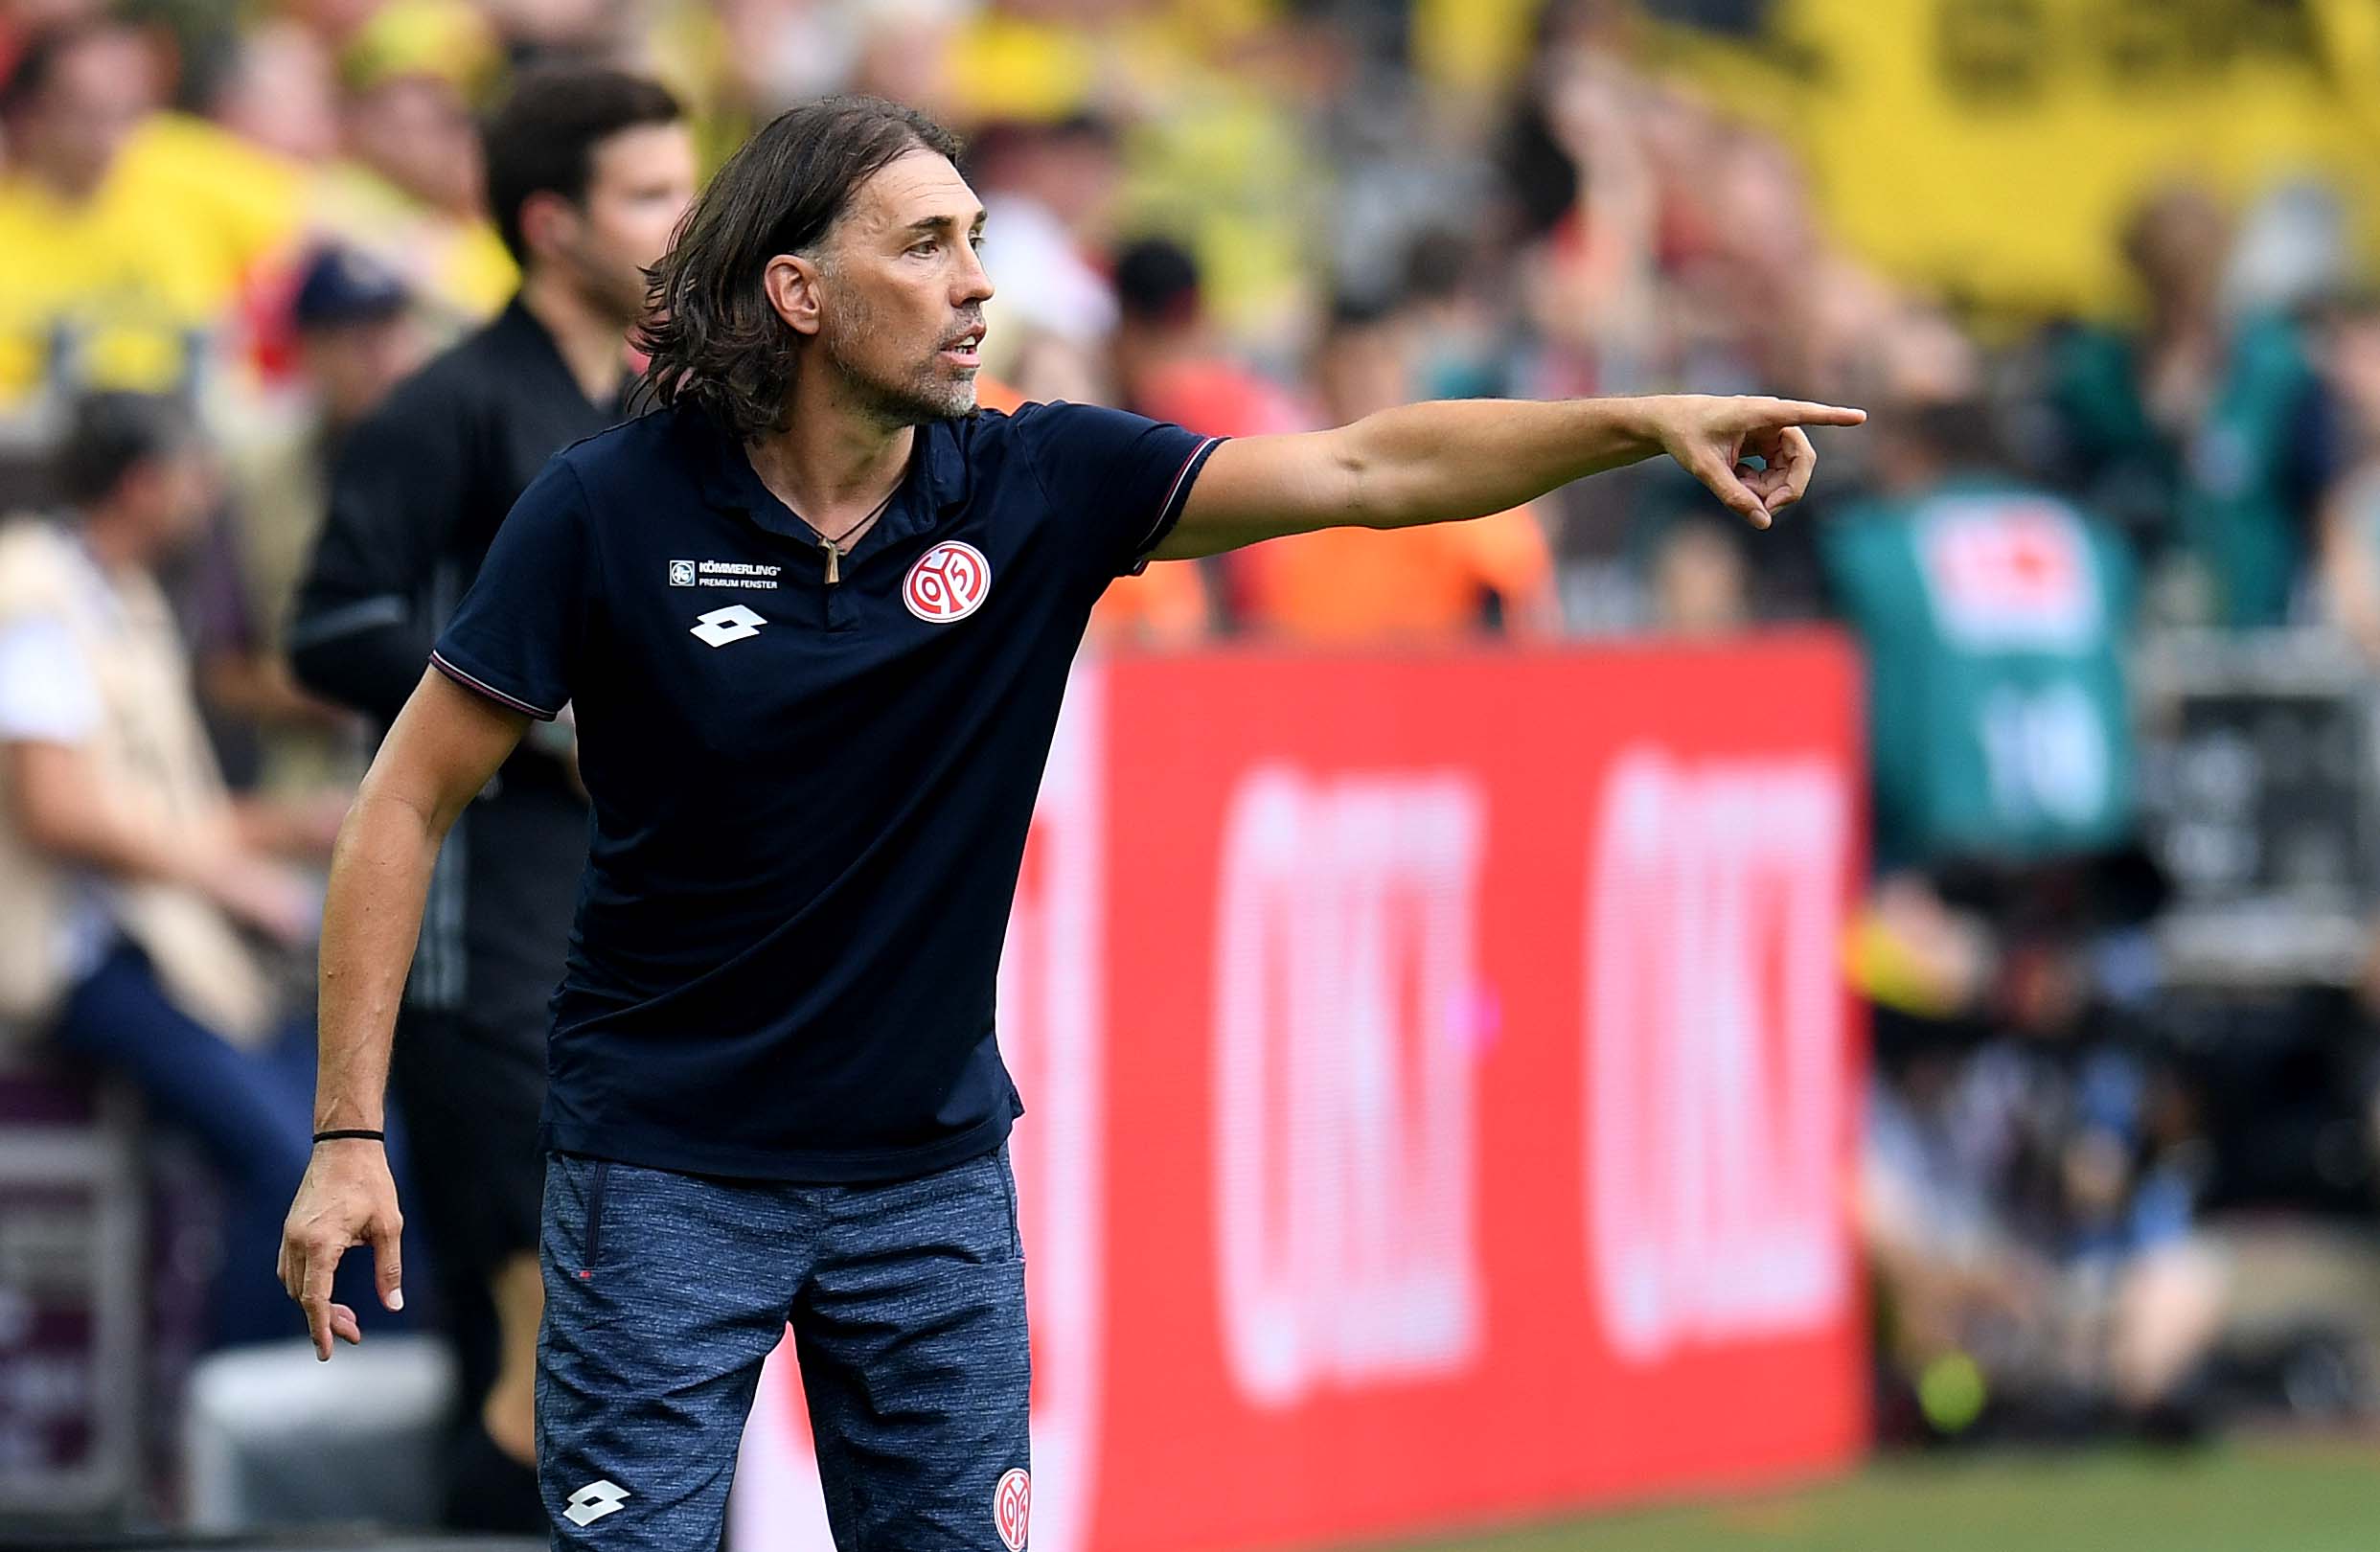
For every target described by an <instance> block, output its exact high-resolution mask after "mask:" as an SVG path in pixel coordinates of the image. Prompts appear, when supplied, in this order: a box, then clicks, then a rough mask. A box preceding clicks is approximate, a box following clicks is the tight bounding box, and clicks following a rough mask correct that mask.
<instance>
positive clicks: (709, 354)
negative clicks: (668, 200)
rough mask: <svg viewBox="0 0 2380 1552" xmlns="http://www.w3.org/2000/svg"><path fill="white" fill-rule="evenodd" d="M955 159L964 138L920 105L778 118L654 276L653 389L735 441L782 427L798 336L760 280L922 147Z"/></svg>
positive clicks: (801, 112) (870, 100)
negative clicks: (694, 409) (693, 409)
mask: <svg viewBox="0 0 2380 1552" xmlns="http://www.w3.org/2000/svg"><path fill="white" fill-rule="evenodd" d="M919 149H924V150H931V151H938V152H940V153H941V154H942V155H944V156H948V157H950V159H951V160H952V161H954V162H955V161H956V160H958V156H959V142H958V138H957V137H956V136H955V135H953V134H951V133H950V130H948V129H945V128H944V127H943V126H940V125H938V124H936V123H935V122H934V121H933V120H931V119H929V118H927V116H926V115H925V114H923V113H920V112H918V111H917V110H916V109H915V108H910V107H904V106H902V105H901V104H900V103H887V102H885V101H884V100H883V99H881V98H877V97H827V98H821V99H819V100H818V101H817V102H814V103H805V104H804V105H803V106H801V107H797V108H793V109H790V110H789V111H787V112H785V113H781V114H779V115H778V116H777V117H776V118H775V119H774V120H772V121H770V123H769V125H768V126H767V128H765V129H763V130H762V131H761V132H760V133H759V134H756V135H754V136H753V137H752V138H751V139H750V140H748V141H746V142H745V143H744V148H743V149H741V150H739V151H737V152H736V153H735V155H733V156H731V157H729V158H728V159H727V165H726V166H724V167H722V168H721V169H720V170H719V173H718V175H717V176H715V177H713V178H712V179H711V184H710V187H709V188H708V189H705V190H704V191H703V193H702V196H701V198H699V199H698V200H696V201H695V206H694V209H692V210H691V211H688V212H687V213H686V219H685V221H684V223H683V224H682V225H680V226H679V227H678V229H677V239H676V240H675V242H673V243H672V244H671V245H670V251H669V252H668V253H667V254H665V255H664V256H663V257H662V260H661V262H659V263H658V264H656V265H654V266H653V268H652V271H651V273H650V274H649V276H648V278H647V289H646V321H645V323H644V324H643V325H642V326H641V327H640V328H639V330H638V343H639V345H640V346H642V348H643V349H644V351H645V352H646V354H648V355H649V356H650V357H651V360H650V361H649V363H648V364H647V366H646V368H645V381H644V385H643V390H644V392H646V393H648V394H650V395H651V396H652V398H654V399H658V400H659V401H660V402H661V403H662V404H663V405H675V404H677V403H679V402H681V401H683V402H686V403H691V404H694V405H696V406H698V408H700V409H702V410H703V411H705V412H706V413H707V414H709V415H710V416H711V417H712V418H713V419H714V420H716V421H718V422H719V423H720V424H721V425H722V426H724V427H726V428H728V429H729V430H731V431H733V432H734V433H735V434H736V435H737V436H739V437H743V438H750V437H754V436H758V435H760V434H761V433H763V432H765V431H774V430H779V429H781V428H782V427H783V425H784V423H785V414H786V408H787V400H788V399H789V397H790V389H791V387H792V384H793V368H794V363H795V354H794V342H795V335H794V333H793V331H792V330H791V329H790V328H788V327H787V326H786V323H785V320H784V319H782V318H780V317H778V316H777V313H776V309H775V308H771V307H770V306H769V305H768V297H767V293H766V292H765V291H764V290H763V289H762V286H761V274H762V272H763V271H764V270H765V269H767V266H768V261H769V260H771V259H773V258H775V257H776V256H777V255H779V254H782V253H800V252H803V251H804V250H806V249H808V248H810V247H812V245H814V244H815V243H816V242H817V241H818V240H820V239H821V238H823V237H825V236H826V234H827V230H828V229H829V228H830V227H832V226H833V225H834V224H835V218H836V217H839V216H841V215H842V214H843V211H844V210H845V208H846V207H848V206H849V205H850V203H851V197H852V195H853V194H855V193H857V192H858V189H859V186H860V185H861V184H863V183H865V182H867V181H868V179H870V178H872V177H874V176H875V175H876V174H877V173H878V172H880V171H882V170H883V169H884V168H885V167H887V166H889V165H890V164H891V163H893V162H894V161H896V160H897V159H899V158H900V157H903V156H905V155H907V154H908V153H909V152H910V151H913V150H919Z"/></svg>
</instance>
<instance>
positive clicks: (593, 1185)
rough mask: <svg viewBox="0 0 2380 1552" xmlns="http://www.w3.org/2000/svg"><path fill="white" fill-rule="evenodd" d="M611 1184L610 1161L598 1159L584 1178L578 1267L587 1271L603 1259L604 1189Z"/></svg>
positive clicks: (591, 1269)
mask: <svg viewBox="0 0 2380 1552" xmlns="http://www.w3.org/2000/svg"><path fill="white" fill-rule="evenodd" d="M610 1183H611V1160H609V1159H607V1158H599V1159H597V1160H595V1167H594V1168H593V1169H592V1170H590V1171H589V1172H588V1173H587V1177H586V1229H585V1232H584V1234H583V1235H582V1236H581V1237H580V1244H579V1265H580V1266H581V1267H585V1268H586V1269H587V1270H588V1271H593V1270H594V1269H595V1264H596V1263H597V1262H598V1261H600V1260H601V1259H602V1258H603V1250H604V1189H605V1188H606V1186H608V1185H609V1184H610Z"/></svg>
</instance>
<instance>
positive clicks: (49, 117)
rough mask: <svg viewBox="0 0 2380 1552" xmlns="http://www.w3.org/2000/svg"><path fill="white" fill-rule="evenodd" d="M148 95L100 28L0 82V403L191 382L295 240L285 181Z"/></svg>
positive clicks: (154, 81)
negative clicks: (269, 262)
mask: <svg viewBox="0 0 2380 1552" xmlns="http://www.w3.org/2000/svg"><path fill="white" fill-rule="evenodd" d="M163 95H164V76H163V72H162V70H161V69H160V67H159V63H158V60H157V57H156V55H155V53H154V51H153V50H152V49H151V47H150V45H149V41H148V40H147V39H146V38H144V37H143V36H142V34H139V33H137V32H134V31H133V30H131V29H130V28H128V27H124V26H120V25H117V24H115V23H112V22H105V21H94V22H83V23H75V24H69V25H66V26H63V27H61V28H59V29H58V30H57V31H54V32H49V33H44V34H38V35H36V36H35V37H34V38H33V40H32V41H31V42H30V43H29V44H28V46H27V47H26V49H25V51H24V53H23V54H22V55H21V56H19V57H18V58H17V61H16V66H15V68H14V69H13V70H12V71H11V72H10V74H9V76H8V78H7V80H6V83H5V87H4V88H0V121H4V122H5V125H6V129H7V141H8V151H9V173H8V176H7V178H6V179H5V180H0V407H10V408H18V407H22V405H23V404H24V402H25V401H26V400H28V399H31V398H32V396H33V395H34V394H35V393H36V392H37V391H38V390H39V389H40V388H41V387H42V386H43V385H44V384H45V383H46V384H49V385H51V386H53V387H56V388H57V389H59V390H60V391H63V392H71V391H72V390H74V389H75V388H77V387H80V386H99V387H107V388H131V389H140V390H143V391H151V392H172V391H177V390H182V389H186V388H188V387H191V386H192V385H193V384H194V383H195V379H196V377H197V376H198V374H199V373H200V371H201V369H202V368H203V366H204V363H205V358H206V351H207V347H208V346H209V344H210V343H211V340H212V337H213V336H214V335H215V334H216V333H217V331H219V330H220V329H221V327H222V325H223V323H224V321H225V316H226V314H227V312H228V311H229V309H230V308H232V306H233V305H234V303H235V301H236V300H237V299H238V297H239V295H240V290H241V287H242V285H244V284H245V283H246V281H247V279H248V278H249V276H250V274H251V272H252V271H253V270H254V269H255V268H256V266H258V265H259V264H260V263H262V262H263V261H264V260H265V259H266V258H267V257H268V256H269V255H271V254H272V253H274V252H276V251H277V250H279V249H280V248H281V246H282V245H283V244H285V243H286V241H287V240H289V238H290V236H291V234H292V232H293V231H294V229H295V227H296V223H297V220H298V210H297V206H296V203H295V194H296V192H297V190H296V184H295V181H294V179H293V178H292V176H291V175H290V174H289V173H288V172H287V171H286V170H284V169H282V168H281V167H280V166H279V165H278V164H277V163H276V162H275V160H274V159H273V158H271V157H268V156H266V155H263V153H261V152H258V151H256V150H254V149H252V148H248V147H246V146H244V145H242V144H240V142H238V141H237V140H235V139H234V138H233V137H232V136H230V135H227V134H224V133H221V132H220V131H217V130H216V129H214V128H212V127H211V126H206V125H204V124H201V123H199V122H197V121H195V120H189V119H183V118H178V117H175V116H172V115H166V114H162V113H160V112H159V111H158V109H159V105H160V103H161V102H162V101H163Z"/></svg>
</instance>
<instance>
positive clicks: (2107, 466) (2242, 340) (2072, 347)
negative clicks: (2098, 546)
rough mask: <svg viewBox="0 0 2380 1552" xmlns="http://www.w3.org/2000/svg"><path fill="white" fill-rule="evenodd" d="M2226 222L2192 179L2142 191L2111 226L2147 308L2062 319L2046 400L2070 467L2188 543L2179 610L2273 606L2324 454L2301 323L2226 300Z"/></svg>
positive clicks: (2148, 532) (2218, 614) (2228, 616)
mask: <svg viewBox="0 0 2380 1552" xmlns="http://www.w3.org/2000/svg"><path fill="white" fill-rule="evenodd" d="M2231 244H2232V233H2231V220H2230V218H2229V217H2227V216H2226V215H2225V213H2224V211H2223V209H2222V207H2221V206H2219V205H2217V204H2216V203H2215V201H2214V198H2213V196H2212V195H2211V194H2208V193H2207V192H2205V191H2204V190H2202V189H2199V188H2196V187H2194V186H2191V185H2181V186H2178V187H2175V188H2170V189H2166V190H2163V191H2161V192H2159V193H2158V194H2154V195H2153V196H2152V197H2150V198H2149V199H2147V200H2145V201H2144V202H2143V203H2142V204H2141V206H2140V210H2139V212H2138V213H2137V214H2136V215H2135V216H2134V217H2133V219H2132V221H2131V222H2130V224H2129V226H2128V227H2127V229H2126V231H2125V233H2124V237H2123V251H2124V258H2125V260H2126V262H2128V263H2129V264H2130V265H2131V267H2132V270H2133V272H2134V274H2135V275H2137V276H2138V277H2139V280H2140V290H2141V293H2142V296H2143V298H2144V300H2145V302H2146V309H2145V311H2146V316H2145V318H2144V319H2143V320H2142V322H2141V324H2140V327H2139V328H2138V329H2137V330H2132V331H2123V330H2117V329H2111V328H2104V327H2094V328H2086V329H2079V330H2075V331H2072V332H2071V334H2069V335H2068V336H2067V337H2066V338H2065V339H2063V340H2062V341H2061V342H2060V343H2059V345H2058V347H2057V350H2056V353H2055V362H2054V372H2055V380H2054V383H2053V386H2052V393H2053V396H2054V402H2055V405H2056V408H2057V411H2058V414H2059V417H2060V419H2061V421H2062V422H2063V424H2064V429H2065V438H2066V443H2067V452H2068V455H2069V458H2070V460H2071V466H2072V467H2071V474H2072V476H2073V477H2074V478H2075V479H2076V480H2077V481H2078V482H2079V484H2080V485H2081V487H2082V489H2084V490H2086V491H2089V493H2090V495H2091V498H2092V499H2093V501H2094V503H2096V504H2097V505H2099V506H2100V507H2101V508H2103V509H2104V510H2105V511H2107V512H2108V513H2109V514H2111V515H2112V516H2113V517H2115V518H2116V519H2117V520H2118V521H2120V522H2123V523H2125V524H2126V526H2127V527H2128V528H2129V529H2131V530H2132V531H2133V533H2134V535H2135V537H2136V541H2137V542H2138V543H2139V544H2140V547H2141V549H2142V550H2143V551H2145V552H2147V553H2148V554H2150V555H2152V556H2154V557H2157V558H2159V559H2163V558H2166V557H2168V556H2170V557H2176V558H2181V559H2186V560H2187V561H2189V562H2190V563H2191V565H2192V567H2193V568H2194V575H2191V576H2190V577H2189V579H2188V580H2189V582H2190V588H2189V591H2190V593H2191V595H2193V596H2192V597H2191V598H2190V599H2189V600H2188V601H2187V602H2186V603H2185V604H2183V605H2179V612H2182V613H2184V614H2185V618H2186V620H2187V622H2188V623H2204V624H2211V625H2220V626H2225V627H2229V628H2254V627H2260V626H2262V627H2270V626H2277V625H2279V624H2281V623H2282V622H2283V620H2284V618H2285V617H2286V616H2287V614H2288V612H2289V608H2290V604H2291V601H2292V598H2293V595H2294V593H2295V591H2296V589H2297V586H2298V583H2299V581H2300V571H2301V568H2302V567H2303V565H2304V563H2305V559H2306V557H2307V555H2308V553H2309V551H2310V550H2311V548H2312V546H2311V545H2310V544H2309V542H2308V538H2309V531H2310V529H2311V528H2312V526H2313V523H2312V520H2311V519H2312V514H2313V512H2314V510H2315V508H2316V505H2317V503H2318V500H2319V491H2320V489H2321V486H2322V484H2323V481H2324V479H2326V478H2327V476H2328V474H2329V472H2330V471H2329V470H2328V469H2327V468H2326V467H2325V459H2324V458H2323V449H2322V446H2321V437H2320V424H2319V415H2320V403H2321V400H2320V395H2319V393H2318V391H2317V390H2318V388H2319V382H2318V380H2317V378H2316V377H2315V376H2314V373H2313V369H2312V367H2311V365H2310V364H2309V362H2308V360H2307V356H2306V351H2305V347H2304V344H2303V342H2302V340H2301V338H2300V331H2299V328H2298V326H2297V324H2296V323H2295V322H2294V321H2293V320H2291V319H2289V318H2287V317H2285V316H2282V315H2280V314H2277V313H2274V312H2270V311H2256V310H2237V309H2233V308H2228V307H2227V306H2226V298H2225V296H2224V292H2223V284H2224V271H2225V266H2226V264H2227V262H2229V259H2230V256H2231Z"/></svg>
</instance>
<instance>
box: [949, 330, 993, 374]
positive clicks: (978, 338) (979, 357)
mask: <svg viewBox="0 0 2380 1552" xmlns="http://www.w3.org/2000/svg"><path fill="white" fill-rule="evenodd" d="M942 358H943V359H944V360H945V361H948V362H950V364H951V365H952V366H955V367H961V368H966V369H969V370H972V369H973V368H976V367H980V366H982V365H983V330H982V328H981V327H980V326H978V327H976V328H974V329H971V330H969V331H967V332H965V333H963V334H960V335H957V336H956V337H954V338H953V339H951V340H950V343H949V344H947V345H945V346H943V347H942Z"/></svg>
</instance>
